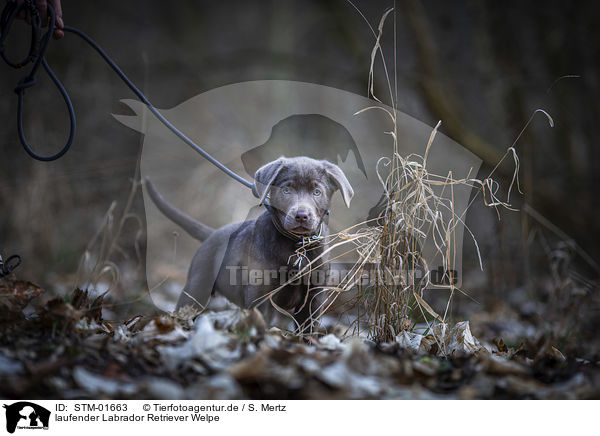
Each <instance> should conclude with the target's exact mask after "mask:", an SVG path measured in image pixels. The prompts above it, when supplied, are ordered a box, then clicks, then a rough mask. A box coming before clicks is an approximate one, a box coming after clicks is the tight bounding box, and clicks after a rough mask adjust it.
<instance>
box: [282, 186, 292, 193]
mask: <svg viewBox="0 0 600 436" xmlns="http://www.w3.org/2000/svg"><path fill="white" fill-rule="evenodd" d="M282 191H283V193H284V194H291V193H292V190H291V189H290V188H288V187H287V186H286V187H285V188H283V189H282Z"/></svg>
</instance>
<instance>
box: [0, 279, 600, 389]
mask: <svg viewBox="0 0 600 436" xmlns="http://www.w3.org/2000/svg"><path fill="white" fill-rule="evenodd" d="M45 294H49V293H45V292H44V291H43V290H42V289H40V288H39V287H37V286H35V285H33V284H31V283H29V282H25V281H18V280H16V278H14V277H8V278H4V279H0V396H1V397H4V398H11V399H21V398H38V399H40V398H43V399H58V398H60V399H147V398H153V399H346V398H353V399H359V398H360V399H380V398H381V399H488V398H491V399H599V398H600V365H599V362H591V361H588V360H585V359H583V358H577V357H576V356H570V355H567V356H565V355H563V353H561V352H560V351H559V350H558V349H557V348H556V347H554V346H552V344H549V343H544V344H537V345H536V344H530V343H527V341H525V342H523V343H520V344H518V345H514V346H507V345H505V343H504V341H503V340H502V339H501V338H497V337H494V338H492V337H490V338H485V337H481V336H480V337H478V338H476V337H474V336H473V334H472V333H471V329H470V325H469V323H468V322H462V323H457V324H456V325H455V326H454V327H452V328H448V329H445V328H444V326H439V327H438V329H437V330H438V331H437V333H436V332H432V333H430V334H429V335H426V336H423V335H418V334H415V333H409V332H405V333H403V334H401V335H399V336H398V337H397V338H396V341H395V342H394V343H374V342H373V341H370V340H368V339H366V338H365V337H362V336H359V337H357V336H355V337H346V338H344V337H343V335H342V331H343V329H342V328H341V326H334V327H331V328H329V329H328V330H323V331H319V332H317V333H315V334H313V335H310V336H305V337H303V338H299V337H297V336H295V335H294V334H292V333H290V332H287V331H285V330H282V329H279V328H276V327H271V328H269V327H268V326H266V325H265V322H264V320H263V319H262V317H261V315H260V313H259V312H258V311H255V310H254V311H245V310H240V309H236V308H231V307H230V308H224V309H223V310H220V311H207V312H204V313H202V314H200V315H198V314H197V313H193V312H191V311H190V310H180V311H179V312H175V313H169V314H164V313H163V314H155V315H145V316H142V315H140V316H135V317H133V318H132V319H130V320H128V321H125V322H109V321H106V320H105V319H103V309H102V308H103V304H105V302H104V298H103V297H102V296H99V297H96V298H90V297H89V296H88V294H87V292H84V291H80V290H75V291H74V292H72V293H71V295H68V296H66V297H62V298H61V297H55V296H52V295H45ZM488 315H489V314H488ZM492 318H493V317H491V316H487V319H486V316H483V317H480V320H479V321H477V324H478V325H477V328H476V329H475V330H476V331H477V332H481V334H482V335H484V336H485V335H487V333H486V331H492V330H493V327H494V326H493V325H492V324H493V321H492ZM446 330H447V331H446ZM434 333H436V335H434Z"/></svg>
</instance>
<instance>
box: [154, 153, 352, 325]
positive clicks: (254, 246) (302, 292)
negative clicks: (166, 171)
mask: <svg viewBox="0 0 600 436" xmlns="http://www.w3.org/2000/svg"><path fill="white" fill-rule="evenodd" d="M254 180H255V183H254V193H255V195H256V196H257V197H258V198H259V199H260V204H264V205H265V208H266V210H265V212H263V213H262V214H261V215H260V216H259V217H258V218H257V219H255V220H249V221H245V222H242V223H235V224H230V225H227V226H224V227H222V228H220V229H217V230H213V229H212V228H210V227H208V226H206V225H204V224H202V223H200V222H198V221H196V220H194V219H193V218H191V217H189V216H188V215H186V214H184V213H183V212H181V211H180V210H178V209H176V208H175V207H174V206H172V205H171V204H170V203H168V202H167V201H166V200H165V199H164V198H162V197H161V195H160V194H159V193H158V192H157V191H156V189H155V188H154V186H153V185H152V183H151V182H150V180H148V179H146V189H147V191H148V193H149V195H150V198H152V200H153V201H154V203H155V204H156V206H157V207H158V208H159V209H160V210H161V211H162V212H163V213H164V214H165V215H166V216H167V217H168V218H170V219H171V220H172V221H174V222H175V223H176V224H178V225H180V226H181V227H182V228H183V229H184V230H185V231H186V232H188V233H189V234H190V235H191V236H192V237H194V238H196V239H199V240H201V241H202V240H203V241H204V243H203V244H202V245H201V246H200V248H199V249H198V251H197V252H196V254H195V256H194V258H193V260H192V263H191V266H190V269H189V272H188V278H187V283H186V285H185V288H184V290H183V292H182V294H181V296H180V298H179V301H178V303H177V307H182V306H185V305H188V304H192V305H194V304H199V305H201V306H206V304H207V303H208V301H209V298H210V296H211V295H213V294H214V293H215V292H218V293H220V294H221V295H223V296H225V297H226V298H227V299H228V300H230V301H231V302H232V303H235V304H237V305H238V306H240V307H243V308H251V307H254V306H256V305H257V303H258V302H259V301H261V297H264V296H265V295H267V294H268V293H270V292H271V291H273V290H275V289H277V288H279V287H280V286H281V285H282V284H284V283H286V282H287V281H288V280H289V279H290V278H291V277H292V276H293V274H294V271H298V269H301V268H303V267H305V266H306V265H307V263H308V262H309V261H312V260H314V259H315V258H317V257H318V256H320V255H321V254H322V253H323V251H324V249H325V240H326V239H325V238H326V236H327V222H328V217H329V207H330V203H331V196H332V195H333V193H334V192H336V191H337V190H339V191H341V193H342V196H343V199H344V202H345V203H346V205H347V206H348V207H349V206H350V200H351V199H352V196H353V195H354V192H353V190H352V187H351V186H350V183H349V182H348V179H347V178H346V176H345V175H344V173H343V172H342V170H341V169H340V168H339V167H338V166H337V165H335V164H333V163H331V162H328V161H326V160H315V159H311V158H308V157H294V158H286V157H280V158H279V159H277V160H275V161H273V162H271V163H269V164H267V165H264V166H263V167H261V168H259V169H258V170H257V171H256V173H255V176H254ZM307 244H309V245H308V246H307ZM324 260H326V256H324V257H322V258H320V259H319V260H317V261H316V262H315V263H314V266H317V267H318V268H317V269H314V270H313V271H312V272H311V274H310V278H309V276H305V277H304V278H303V279H297V280H295V281H293V282H292V283H289V284H287V285H286V286H285V287H283V288H282V289H281V290H279V291H277V292H275V293H274V294H272V299H270V300H264V301H263V304H260V305H259V308H260V309H261V311H262V312H263V314H264V315H265V318H266V319H267V320H271V318H272V315H273V313H274V310H279V309H282V310H283V311H285V312H286V313H288V314H290V315H292V316H293V317H294V318H295V321H296V323H297V326H299V329H300V330H306V328H307V327H308V326H309V325H310V320H311V319H313V318H314V317H315V315H316V314H317V312H318V310H319V304H320V302H319V297H318V295H319V291H320V290H321V289H322V288H320V287H319V286H318V284H321V286H322V285H323V283H322V278H323V277H324V276H326V274H322V273H323V272H325V271H324V270H325V268H327V266H326V265H323V261H324ZM319 272H321V273H319ZM317 277H318V280H320V281H321V283H316V284H315V280H314V278H317ZM277 308H278V309H277ZM279 311H280V312H281V310H279Z"/></svg>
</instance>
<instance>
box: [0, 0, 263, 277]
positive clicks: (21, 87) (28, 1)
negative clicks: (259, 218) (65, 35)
mask: <svg viewBox="0 0 600 436" xmlns="http://www.w3.org/2000/svg"><path fill="white" fill-rule="evenodd" d="M25 8H27V10H28V12H29V16H30V18H31V41H30V46H29V52H28V53H27V56H26V57H25V58H23V59H22V60H21V61H17V62H15V61H13V60H12V59H10V58H9V57H8V56H7V55H6V47H5V45H4V41H5V40H6V37H7V36H8V34H9V32H10V29H11V27H12V25H13V23H14V21H15V19H16V18H17V16H18V15H19V13H20V12H21V11H23V10H25ZM47 8H48V12H49V14H50V23H49V28H48V31H47V32H46V33H45V34H44V35H41V29H42V20H41V17H40V14H39V11H38V10H37V8H36V6H35V4H34V2H33V0H25V1H24V2H22V3H20V4H18V3H17V1H16V0H9V1H8V2H7V3H6V6H5V7H4V9H3V11H2V14H1V15H0V57H1V58H2V59H3V60H4V61H5V62H6V63H7V64H8V65H9V66H11V67H13V68H22V67H24V66H26V65H27V64H29V63H33V67H32V68H31V71H30V72H29V74H27V75H26V76H24V77H23V78H21V80H19V82H18V83H17V86H16V88H15V93H16V94H17V132H18V134H19V140H20V141H21V145H22V146H23V148H24V149H25V151H26V152H27V154H29V156H31V157H32V158H34V159H36V160H39V161H42V162H50V161H54V160H57V159H59V158H61V157H62V156H64V154H65V153H66V152H67V151H69V149H70V148H71V145H72V144H73V140H74V139H75V132H76V130H77V122H76V120H75V110H74V109H73V104H72V103H71V99H70V98H69V94H68V93H67V90H66V89H65V87H64V86H63V85H62V83H61V82H60V80H59V79H58V77H56V74H54V72H53V71H52V69H51V68H50V66H49V65H48V62H46V57H45V55H46V50H47V49H48V45H49V44H50V39H51V38H52V34H53V33H54V30H55V29H56V13H55V11H54V8H53V7H52V5H50V4H48V5H47ZM63 30H64V31H65V32H69V33H73V34H75V35H77V36H79V37H80V38H81V39H83V40H84V41H85V42H87V43H88V44H89V45H90V46H91V47H92V48H93V49H94V50H96V52H98V54H99V55H100V56H101V57H102V59H104V61H105V62H106V63H107V64H108V65H109V66H110V67H111V68H112V70H113V71H114V72H115V73H117V75H118V76H119V77H120V78H121V80H122V81H123V82H124V83H125V84H126V85H127V86H128V87H129V89H131V91H132V92H133V93H134V94H135V95H136V96H137V97H138V98H139V99H140V101H142V102H143V103H144V104H145V105H146V106H147V107H148V109H150V112H152V113H153V114H154V116H155V117H156V118H158V120H159V121H160V122H161V123H162V124H164V125H165V127H167V128H168V129H169V130H170V131H171V132H173V133H174V134H175V136H177V137H178V138H179V139H181V140H182V141H183V142H185V143H186V144H187V145H189V146H190V147H191V148H192V149H194V150H195V151H197V152H198V153H200V155H201V156H202V157H203V158H205V159H206V160H208V161H209V162H210V163H212V164H213V165H214V166H216V167H217V168H219V169H220V170H221V171H223V172H224V173H225V174H227V175H228V176H230V177H232V178H233V179H235V180H237V181H238V182H240V183H241V184H242V185H244V186H246V187H248V188H250V189H252V193H253V194H254V195H255V196H256V197H258V192H257V191H256V188H255V186H254V184H252V183H250V182H248V181H247V180H245V179H244V178H242V177H241V176H239V175H237V174H236V173H234V172H233V171H231V170H230V169H229V168H227V167H226V166H225V165H223V164H222V163H221V162H219V161H218V160H216V159H215V158H214V157H212V156H211V155H210V154H208V153H207V152H206V151H204V150H203V149H202V148H201V147H200V146H199V145H198V144H196V143H195V142H194V141H192V140H191V139H190V138H188V137H187V136H186V135H184V134H183V133H182V132H181V131H179V130H178V129H177V128H176V127H175V126H174V125H173V124H171V123H170V122H169V120H167V119H166V118H165V117H164V116H163V115H162V114H161V113H160V112H159V111H158V110H157V109H156V108H155V107H154V106H153V105H152V103H150V100H148V99H147V98H146V96H145V95H144V94H143V93H142V92H141V91H140V90H139V89H138V88H137V87H136V86H135V85H134V84H133V82H132V81H131V80H129V78H128V77H127V76H126V75H125V73H124V72H123V71H122V70H121V69H120V68H119V66H118V65H117V64H116V63H115V62H114V61H113V60H112V59H111V58H110V57H109V56H108V55H107V54H106V52H105V51H104V50H102V48H101V47H100V46H99V45H98V44H97V43H96V42H95V41H94V40H93V39H92V38H90V37H89V36H88V35H86V34H85V33H83V32H82V31H81V30H79V29H76V28H74V27H71V26H64V28H63ZM40 65H41V66H43V67H44V70H46V73H47V74H48V76H49V77H50V79H51V80H52V81H53V82H54V85H55V86H56V88H57V89H58V91H59V92H60V94H61V95H62V98H63V100H64V101H65V105H66V106H67V112H68V114H69V121H70V124H71V127H70V130H69V138H68V139H67V142H66V143H65V145H64V146H63V147H62V148H61V149H60V150H59V151H58V152H57V153H55V154H52V155H48V156H42V155H40V154H38V153H36V152H35V151H34V150H33V149H32V148H31V146H30V145H29V143H28V142H27V138H25V133H24V129H23V106H24V95H25V90H26V89H28V88H31V87H32V86H34V85H35V84H36V77H35V75H36V74H37V72H38V69H39V68H40ZM20 264H21V257H20V256H19V255H16V254H15V255H13V256H10V257H9V258H8V259H6V261H2V257H1V256H0V278H1V277H4V276H7V275H9V274H11V273H12V272H13V270H14V269H15V268H17V267H18V266H19V265H20Z"/></svg>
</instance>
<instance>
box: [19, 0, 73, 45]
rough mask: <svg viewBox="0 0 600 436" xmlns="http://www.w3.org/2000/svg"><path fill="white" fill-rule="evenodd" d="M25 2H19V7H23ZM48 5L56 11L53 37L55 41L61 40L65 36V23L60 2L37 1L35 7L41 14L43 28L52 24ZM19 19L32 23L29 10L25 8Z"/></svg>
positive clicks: (52, 0) (20, 0)
mask: <svg viewBox="0 0 600 436" xmlns="http://www.w3.org/2000/svg"><path fill="white" fill-rule="evenodd" d="M23 2H24V0H18V1H17V5H21V4H22V3H23ZM48 4H49V5H50V6H52V8H53V9H54V15H55V29H54V34H53V35H52V36H53V37H54V39H60V38H62V37H63V36H65V32H64V31H63V28H64V26H65V25H64V23H63V19H62V6H61V4H60V0H35V6H36V7H37V10H38V12H39V14H40V19H41V23H42V26H43V27H46V26H48V24H49V22H50V15H49V14H48ZM18 18H22V19H24V20H26V21H27V22H28V23H31V17H30V13H29V10H28V9H27V8H23V9H22V10H21V12H20V13H19V16H18Z"/></svg>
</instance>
